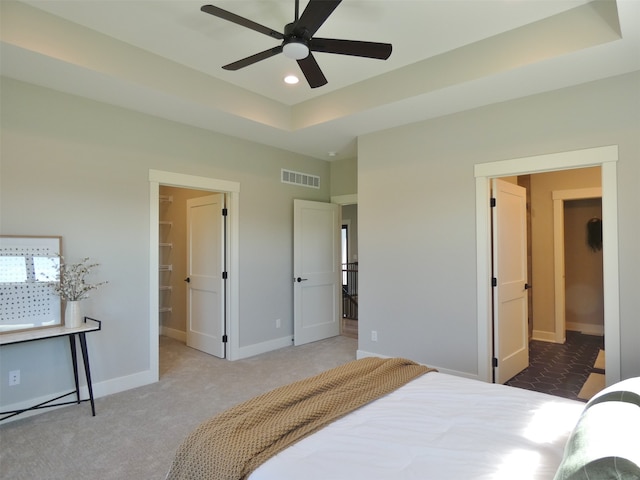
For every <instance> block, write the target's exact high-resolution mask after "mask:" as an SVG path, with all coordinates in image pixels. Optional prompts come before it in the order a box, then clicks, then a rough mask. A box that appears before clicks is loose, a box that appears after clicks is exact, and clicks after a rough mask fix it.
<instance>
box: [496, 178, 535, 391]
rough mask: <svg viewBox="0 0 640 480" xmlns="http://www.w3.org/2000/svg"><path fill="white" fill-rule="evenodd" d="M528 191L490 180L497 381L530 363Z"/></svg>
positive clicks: (500, 181) (501, 380)
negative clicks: (494, 203) (493, 200)
mask: <svg viewBox="0 0 640 480" xmlns="http://www.w3.org/2000/svg"><path fill="white" fill-rule="evenodd" d="M526 194H527V191H526V189H525V188H523V187H520V186H518V185H514V184H512V183H508V182H505V181H504V180H498V179H495V180H493V195H492V196H493V198H495V201H496V206H495V207H494V208H492V213H493V276H494V278H495V279H496V281H495V287H494V289H493V299H494V300H493V302H494V303H493V304H494V309H493V315H494V318H493V321H494V333H493V334H494V358H495V359H497V366H496V369H495V381H496V383H504V382H506V381H507V380H509V379H510V378H511V377H513V376H514V375H517V374H518V373H520V372H521V371H522V370H524V369H525V368H527V367H528V366H529V329H528V325H527V317H528V314H527V310H528V305H527V288H528V285H527V223H526V222H527V198H526Z"/></svg>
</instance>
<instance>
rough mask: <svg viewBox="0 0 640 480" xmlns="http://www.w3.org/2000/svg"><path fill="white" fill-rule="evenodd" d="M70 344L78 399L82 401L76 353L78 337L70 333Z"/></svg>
mask: <svg viewBox="0 0 640 480" xmlns="http://www.w3.org/2000/svg"><path fill="white" fill-rule="evenodd" d="M69 346H70V347H71V362H72V363H73V380H74V381H75V383H76V399H77V400H78V403H80V384H79V383H78V357H77V355H76V339H75V337H74V336H73V335H69Z"/></svg>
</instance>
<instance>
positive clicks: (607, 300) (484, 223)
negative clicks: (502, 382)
mask: <svg viewBox="0 0 640 480" xmlns="http://www.w3.org/2000/svg"><path fill="white" fill-rule="evenodd" d="M617 160H618V148H617V146H608V147H598V148H591V149H586V150H577V151H571V152H562V153H556V154H547V155H539V156H535V157H525V158H518V159H511V160H504V161H498V162H491V163H485V164H478V165H476V166H475V177H476V220H477V221H476V240H477V286H478V295H477V307H478V376H479V378H482V379H485V380H486V381H491V378H492V372H493V366H492V365H493V360H492V359H493V350H492V344H493V333H492V322H491V318H492V305H491V292H492V286H491V236H490V228H489V225H490V221H489V219H490V202H489V190H490V188H489V184H490V180H491V179H492V178H497V177H504V176H511V175H526V174H534V173H542V172H552V171H562V170H570V169H576V168H583V167H594V166H600V167H601V169H602V170H601V172H602V175H601V178H602V215H603V218H606V219H607V221H606V222H604V223H603V234H602V237H603V245H604V246H605V247H604V249H603V286H604V300H603V303H604V330H605V351H606V384H607V385H610V384H612V383H615V382H617V381H619V380H620V318H619V284H618V250H617V245H618V227H617V210H618V207H617V180H616V162H617ZM533 288H535V281H534V285H533ZM534 310H535V307H534Z"/></svg>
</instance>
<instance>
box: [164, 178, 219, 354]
mask: <svg viewBox="0 0 640 480" xmlns="http://www.w3.org/2000/svg"><path fill="white" fill-rule="evenodd" d="M224 200H225V194H222V193H212V192H210V191H207V190H199V189H187V188H181V187H173V186H167V185H160V205H159V208H160V212H159V218H160V221H159V229H160V238H159V241H160V245H159V258H160V268H159V275H160V282H159V286H158V287H159V293H160V301H159V313H160V334H161V335H165V336H168V337H171V338H174V339H176V340H178V341H180V342H182V343H186V344H187V345H188V346H190V347H192V348H195V349H197V350H201V351H203V352H205V353H208V354H210V355H214V356H216V357H219V358H224V357H225V343H224V336H225V334H226V332H225V328H224V327H225V322H223V319H224V311H225V309H226V305H225V298H226V295H225V294H224V291H225V288H226V286H225V283H226V280H225V275H223V274H222V272H224V267H225V258H226V239H225V235H224V232H225V223H226V221H225V219H226V217H225V216H224V211H225V202H224Z"/></svg>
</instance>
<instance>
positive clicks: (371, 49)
mask: <svg viewBox="0 0 640 480" xmlns="http://www.w3.org/2000/svg"><path fill="white" fill-rule="evenodd" d="M341 2H342V0H309V3H308V4H307V7H306V8H305V9H304V12H302V16H299V15H298V12H299V9H300V5H299V0H295V13H294V19H293V22H291V23H288V24H286V25H285V26H284V33H280V32H278V31H276V30H273V29H271V28H269V27H265V26H264V25H260V24H259V23H256V22H254V21H252V20H249V19H247V18H244V17H241V16H239V15H236V14H235V13H231V12H228V11H226V10H223V9H222V8H220V7H216V6H214V5H204V6H203V7H202V8H201V10H202V11H203V12H206V13H208V14H210V15H213V16H215V17H219V18H222V19H223V20H227V21H229V22H232V23H235V24H237V25H240V26H242V27H246V28H249V29H251V30H253V31H255V32H258V33H262V34H264V35H267V36H269V37H271V38H276V39H278V40H282V43H281V44H280V45H279V46H277V47H273V48H269V49H268V50H264V51H262V52H260V53H256V54H254V55H251V56H250V57H246V58H243V59H242V60H238V61H236V62H233V63H230V64H228V65H224V66H223V67H222V68H224V69H225V70H233V71H235V70H239V69H241V68H245V67H248V66H249V65H253V64H254V63H257V62H260V61H262V60H266V59H267V58H270V57H273V56H274V55H278V54H279V53H284V55H285V57H287V58H290V59H292V60H296V61H297V62H298V66H299V67H300V70H302V73H303V74H304V76H305V78H306V79H307V82H308V83H309V86H310V87H311V88H318V87H321V86H323V85H326V84H327V79H326V77H325V76H324V74H323V73H322V70H321V68H320V65H318V62H317V61H316V59H315V57H314V56H313V53H312V52H323V53H335V54H339V55H351V56H355V57H366V58H376V59H380V60H386V59H387V58H389V56H390V55H391V49H392V47H391V45H390V44H388V43H376V42H364V41H358V40H338V39H335V38H317V37H314V35H315V33H316V32H317V31H318V29H319V28H320V27H321V26H322V24H323V23H324V22H325V21H326V20H327V18H329V16H330V15H331V14H332V13H333V11H334V10H335V9H336V7H337V6H338V5H340V3H341Z"/></svg>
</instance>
